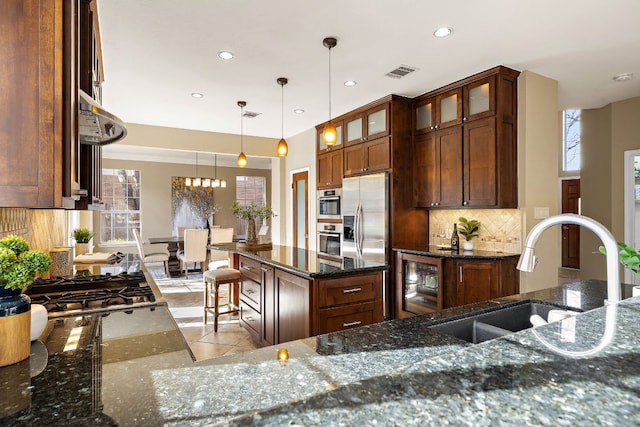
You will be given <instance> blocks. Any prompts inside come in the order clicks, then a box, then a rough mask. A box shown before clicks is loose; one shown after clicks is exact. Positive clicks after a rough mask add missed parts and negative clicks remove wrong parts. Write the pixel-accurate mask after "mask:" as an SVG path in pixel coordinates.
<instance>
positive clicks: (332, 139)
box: [322, 37, 338, 146]
mask: <svg viewBox="0 0 640 427" xmlns="http://www.w3.org/2000/svg"><path fill="white" fill-rule="evenodd" d="M322 44H323V45H324V47H326V48H327V49H329V122H327V124H326V125H325V126H324V129H323V130H322V140H323V142H324V143H325V145H329V146H331V145H336V142H338V131H337V130H336V127H335V126H334V125H333V123H332V122H331V49H332V48H334V47H336V45H337V44H338V40H336V39H335V38H334V37H327V38H325V39H324V40H322Z"/></svg>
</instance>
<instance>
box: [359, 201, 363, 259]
mask: <svg viewBox="0 0 640 427" xmlns="http://www.w3.org/2000/svg"><path fill="white" fill-rule="evenodd" d="M363 212H364V210H363V209H362V203H360V211H359V212H358V232H359V233H360V234H359V235H358V246H359V247H360V256H361V257H362V249H363V248H362V247H363V245H364V214H363Z"/></svg>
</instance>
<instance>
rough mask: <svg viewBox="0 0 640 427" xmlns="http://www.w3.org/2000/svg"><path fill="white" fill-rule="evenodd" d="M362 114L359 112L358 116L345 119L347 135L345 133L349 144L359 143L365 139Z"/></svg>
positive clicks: (346, 141)
mask: <svg viewBox="0 0 640 427" xmlns="http://www.w3.org/2000/svg"><path fill="white" fill-rule="evenodd" d="M362 121H363V117H362V114H358V115H357V116H353V117H350V118H348V119H346V120H345V127H346V135H345V143H346V145H349V144H357V143H359V142H362V141H363V139H362V138H363V136H362Z"/></svg>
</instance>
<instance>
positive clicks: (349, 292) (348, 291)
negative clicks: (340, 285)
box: [342, 288, 362, 294]
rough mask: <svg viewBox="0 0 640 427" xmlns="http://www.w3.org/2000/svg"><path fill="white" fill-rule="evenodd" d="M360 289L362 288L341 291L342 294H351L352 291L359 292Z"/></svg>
mask: <svg viewBox="0 0 640 427" xmlns="http://www.w3.org/2000/svg"><path fill="white" fill-rule="evenodd" d="M361 290H362V288H351V289H345V290H343V291H342V293H343V294H352V293H354V292H360V291H361Z"/></svg>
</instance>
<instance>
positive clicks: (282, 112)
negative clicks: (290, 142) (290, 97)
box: [280, 84, 284, 139]
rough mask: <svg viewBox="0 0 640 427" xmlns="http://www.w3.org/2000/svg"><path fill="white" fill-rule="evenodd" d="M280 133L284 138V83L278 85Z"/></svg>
mask: <svg viewBox="0 0 640 427" xmlns="http://www.w3.org/2000/svg"><path fill="white" fill-rule="evenodd" d="M280 94H281V97H280V100H281V103H280V119H281V120H280V135H281V137H282V139H284V84H282V85H280Z"/></svg>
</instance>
